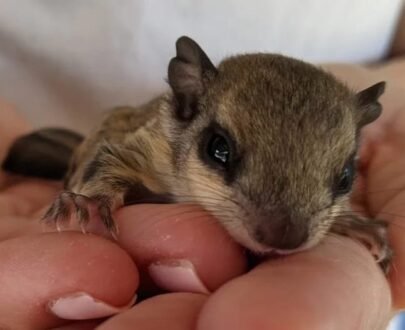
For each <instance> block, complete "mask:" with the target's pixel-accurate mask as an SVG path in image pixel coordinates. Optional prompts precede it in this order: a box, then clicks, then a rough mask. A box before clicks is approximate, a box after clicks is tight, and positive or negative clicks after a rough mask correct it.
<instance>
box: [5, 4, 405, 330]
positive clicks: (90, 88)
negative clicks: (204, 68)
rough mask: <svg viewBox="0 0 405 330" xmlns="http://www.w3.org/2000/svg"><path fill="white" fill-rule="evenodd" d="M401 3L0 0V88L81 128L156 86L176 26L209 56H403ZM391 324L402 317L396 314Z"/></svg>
mask: <svg viewBox="0 0 405 330" xmlns="http://www.w3.org/2000/svg"><path fill="white" fill-rule="evenodd" d="M403 7H404V6H403V1H402V0H339V1H332V0H288V1H281V0H279V1H277V0H267V1H265V0H251V1H243V0H221V1H218V0H200V1H188V0H172V1H158V0H120V1H116V0H86V1H81V0H69V1H66V0H25V1H24V2H23V4H22V2H20V1H15V0H1V1H0V96H1V97H2V98H4V99H6V100H7V101H9V102H11V103H13V104H14V105H16V106H17V108H18V109H19V110H20V111H22V112H23V113H24V114H25V115H26V116H27V117H28V118H29V119H30V120H31V121H32V123H33V124H34V125H35V126H48V125H57V126H65V127H71V128H75V129H76V130H79V131H82V132H85V131H87V130H88V129H89V127H91V124H92V123H93V122H94V120H95V118H97V116H98V115H99V114H100V113H101V112H102V111H104V110H106V109H108V108H110V107H112V106H116V105H123V104H131V105H136V104H139V103H141V102H144V101H146V100H148V99H150V98H151V97H152V96H154V95H156V94H159V93H160V92H162V91H163V90H164V89H165V88H166V83H165V80H164V79H165V77H166V70H167V64H168V62H169V60H170V58H171V57H172V56H173V54H174V51H175V48H174V43H175V40H176V39H177V38H178V37H179V36H181V35H184V34H186V35H188V36H190V37H192V38H194V39H195V40H196V41H197V42H198V43H199V44H200V45H201V46H202V47H203V49H204V50H205V51H206V52H207V53H208V54H209V56H210V57H211V58H212V60H213V62H218V61H219V60H220V59H221V58H223V57H224V56H228V55H232V54H234V53H240V52H254V51H264V52H277V53H283V54H286V55H290V56H293V57H297V58H301V59H304V60H307V61H311V62H314V63H324V62H340V63H342V62H343V63H360V64H373V63H382V62H384V61H387V60H388V59H389V58H391V57H393V56H395V55H405V18H404V16H405V15H404V14H403ZM401 324H402V325H401ZM393 329H405V321H401V319H400V318H397V319H396V320H395V322H393V324H392V327H391V330H393Z"/></svg>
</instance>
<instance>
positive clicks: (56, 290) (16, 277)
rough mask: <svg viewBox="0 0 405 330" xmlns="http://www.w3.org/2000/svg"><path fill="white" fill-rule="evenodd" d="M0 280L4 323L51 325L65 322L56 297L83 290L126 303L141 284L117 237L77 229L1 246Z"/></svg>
mask: <svg viewBox="0 0 405 330" xmlns="http://www.w3.org/2000/svg"><path fill="white" fill-rule="evenodd" d="M0 283H2V285H1V287H0V306H1V307H0V310H1V315H3V316H4V317H2V322H3V324H5V325H9V326H10V327H18V326H19V327H20V328H30V329H33V328H46V327H51V326H56V325H60V324H62V323H63V321H62V320H61V319H60V318H58V317H56V316H55V315H53V314H52V313H51V312H50V310H49V304H50V302H53V301H56V300H58V299H59V298H61V297H65V296H67V295H68V296H69V295H73V294H75V293H77V292H84V293H86V294H88V295H89V296H91V297H94V298H96V299H97V300H98V301H102V302H105V303H108V304H109V305H112V306H117V307H119V306H124V305H125V304H127V303H128V302H129V301H130V299H131V298H132V296H133V295H134V292H135V290H136V288H137V286H138V272H137V269H136V267H135V265H134V263H133V261H132V260H131V258H130V256H129V255H128V254H127V253H126V252H125V251H124V250H122V249H121V248H120V247H119V246H118V245H116V244H114V243H112V242H109V241H107V240H104V239H102V238H99V237H96V236H93V235H83V234H81V233H77V232H64V233H48V234H41V235H32V236H24V237H19V238H15V239H10V240H8V241H4V242H3V243H2V244H1V245H0ZM16 322H17V323H16Z"/></svg>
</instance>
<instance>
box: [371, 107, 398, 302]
mask: <svg viewBox="0 0 405 330" xmlns="http://www.w3.org/2000/svg"><path fill="white" fill-rule="evenodd" d="M404 124H405V112H402V113H401V114H398V116H397V118H396V120H395V121H393V122H392V123H391V125H390V126H389V130H387V134H386V137H385V139H384V141H383V142H381V143H380V144H379V145H378V152H377V151H376V152H375V154H374V156H373V158H372V160H371V161H370V163H369V167H368V172H369V173H370V175H369V176H368V177H367V187H368V191H367V198H368V204H369V207H370V209H371V213H372V214H374V215H375V216H376V217H378V218H380V219H384V220H386V221H388V222H389V227H388V231H389V238H390V243H391V245H392V247H393V250H394V259H393V264H392V267H391V272H390V280H391V285H392V292H393V300H394V306H395V307H396V308H398V309H402V308H404V307H405V287H404V284H403V278H404V274H405V240H404V238H403V237H404V233H405V224H404V217H405V204H404V201H405V172H404V168H405V157H404V156H403V150H404V147H405V143H404V141H405V140H404Z"/></svg>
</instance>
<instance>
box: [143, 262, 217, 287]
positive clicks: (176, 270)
mask: <svg viewBox="0 0 405 330" xmlns="http://www.w3.org/2000/svg"><path fill="white" fill-rule="evenodd" d="M148 270H149V275H150V277H151V278H152V279H153V281H154V282H155V284H156V285H157V286H159V287H160V288H162V289H164V290H168V291H171V292H196V293H209V292H210V291H209V290H208V289H207V287H206V286H205V285H204V283H203V282H202V281H201V279H200V278H199V276H198V275H197V272H196V270H195V267H194V265H193V264H192V263H191V262H190V261H188V260H184V259H174V260H173V259H169V260H162V261H157V262H154V263H152V264H151V265H149V268H148Z"/></svg>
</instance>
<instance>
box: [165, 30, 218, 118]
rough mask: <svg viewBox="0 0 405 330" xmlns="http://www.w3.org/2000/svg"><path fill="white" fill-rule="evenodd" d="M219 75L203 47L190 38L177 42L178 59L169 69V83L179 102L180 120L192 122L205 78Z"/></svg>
mask: <svg viewBox="0 0 405 330" xmlns="http://www.w3.org/2000/svg"><path fill="white" fill-rule="evenodd" d="M216 74H217V69H216V68H215V66H214V65H213V64H212V63H211V61H210V59H209V58H208V56H207V55H206V54H205V53H204V51H203V50H202V49H201V47H200V46H199V45H198V44H197V43H196V42H195V41H194V40H192V39H190V38H189V37H185V36H183V37H181V38H179V39H178V40H177V42H176V57H174V58H172V59H171V61H170V63H169V68H168V82H169V85H170V87H171V88H172V90H173V93H174V96H175V98H176V101H177V107H176V114H177V116H178V117H179V119H182V120H190V119H192V118H193V116H194V115H195V114H196V112H197V108H196V103H197V97H198V96H199V95H200V94H201V93H202V92H203V90H204V78H207V77H212V76H215V75H216Z"/></svg>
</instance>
